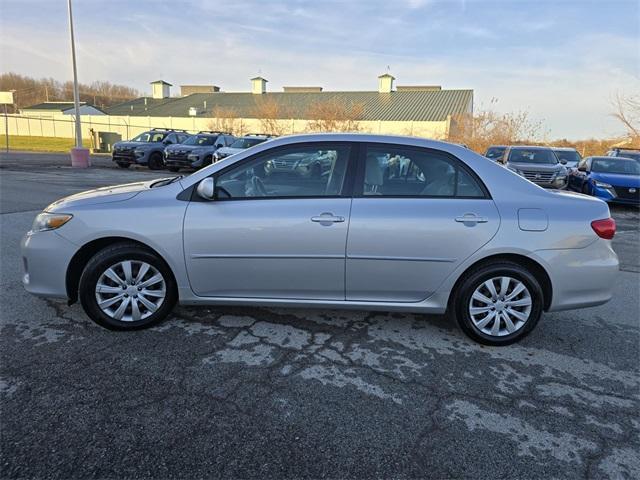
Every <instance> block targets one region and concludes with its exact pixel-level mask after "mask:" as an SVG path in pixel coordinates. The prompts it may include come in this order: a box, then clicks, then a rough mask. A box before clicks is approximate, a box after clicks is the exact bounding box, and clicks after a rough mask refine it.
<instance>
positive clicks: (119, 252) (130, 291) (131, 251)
mask: <svg viewBox="0 0 640 480" xmlns="http://www.w3.org/2000/svg"><path fill="white" fill-rule="evenodd" d="M79 294H80V295H79V296H80V302H81V304H82V307H83V308H84V311H85V312H86V313H87V315H88V316H89V317H90V318H91V319H92V320H93V321H94V322H96V323H97V324H98V325H100V326H102V327H105V328H108V329H110V330H138V329H141V328H147V327H150V326H152V325H154V324H156V323H158V322H160V321H162V320H164V319H165V318H166V317H167V316H168V315H169V313H170V312H171V310H172V309H173V307H174V305H175V304H176V301H177V297H178V295H177V288H176V284H175V280H174V279H173V275H172V274H171V271H170V269H169V267H168V266H167V264H166V263H165V262H164V261H163V260H162V259H160V258H159V257H157V256H156V255H155V254H153V253H152V252H150V251H148V250H146V249H145V248H143V247H141V246H139V245H136V244H134V243H118V244H115V245H112V246H109V247H106V248H105V249H103V250H101V251H100V252H98V253H97V254H96V255H94V256H93V258H91V260H89V262H88V263H87V265H86V267H85V269H84V271H83V272H82V276H81V277H80V287H79Z"/></svg>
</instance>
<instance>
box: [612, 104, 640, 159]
mask: <svg viewBox="0 0 640 480" xmlns="http://www.w3.org/2000/svg"><path fill="white" fill-rule="evenodd" d="M612 103H613V107H614V112H613V113H612V115H613V116H614V117H615V118H617V119H618V120H619V121H620V122H621V123H622V125H623V126H624V128H625V129H626V130H627V135H628V136H629V138H630V139H631V142H632V144H634V145H636V144H637V145H638V146H640V94H639V93H636V94H631V95H625V94H621V93H620V92H617V93H616V95H615V97H614V99H613V101H612Z"/></svg>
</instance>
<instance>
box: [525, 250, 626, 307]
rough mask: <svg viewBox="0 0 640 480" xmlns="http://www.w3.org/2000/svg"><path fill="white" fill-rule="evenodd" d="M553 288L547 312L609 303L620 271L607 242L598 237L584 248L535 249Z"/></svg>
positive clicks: (616, 259) (614, 254)
mask: <svg viewBox="0 0 640 480" xmlns="http://www.w3.org/2000/svg"><path fill="white" fill-rule="evenodd" d="M533 258H534V259H535V260H537V261H538V262H539V263H541V264H542V265H544V266H545V269H546V271H547V273H548V274H549V278H550V279H551V285H552V288H553V298H552V299H551V306H550V307H549V311H557V310H569V309H573V308H584V307H593V306H597V305H602V304H603V303H606V302H608V301H609V300H611V297H612V296H613V286H614V285H615V279H616V277H617V276H618V272H619V270H620V267H619V262H618V256H617V255H616V253H615V252H614V251H613V248H611V240H603V239H601V238H599V239H598V240H596V241H595V242H593V243H592V244H590V245H588V246H586V247H585V248H572V249H558V250H538V251H536V252H534V255H533Z"/></svg>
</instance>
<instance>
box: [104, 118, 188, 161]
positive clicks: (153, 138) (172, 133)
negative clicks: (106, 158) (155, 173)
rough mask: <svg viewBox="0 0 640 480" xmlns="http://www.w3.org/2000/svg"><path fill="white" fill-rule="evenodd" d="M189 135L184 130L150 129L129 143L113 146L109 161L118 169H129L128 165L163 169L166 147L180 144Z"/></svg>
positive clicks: (118, 143) (119, 143)
mask: <svg viewBox="0 0 640 480" xmlns="http://www.w3.org/2000/svg"><path fill="white" fill-rule="evenodd" d="M189 136H190V135H189V134H188V133H187V132H185V131H184V130H180V131H176V130H162V129H157V128H154V129H151V130H149V131H148V132H144V133H141V134H140V135H138V136H137V137H134V138H132V139H131V140H129V141H123V142H116V143H114V144H113V153H112V157H111V159H112V160H113V161H114V162H115V163H116V164H117V165H118V166H119V167H120V168H129V166H130V165H133V164H134V163H135V164H138V165H147V166H148V167H149V168H150V169H151V170H159V169H161V168H164V159H163V157H164V155H163V152H164V149H165V148H166V147H167V145H172V144H176V143H182V142H184V141H185V140H186V139H187V138H189Z"/></svg>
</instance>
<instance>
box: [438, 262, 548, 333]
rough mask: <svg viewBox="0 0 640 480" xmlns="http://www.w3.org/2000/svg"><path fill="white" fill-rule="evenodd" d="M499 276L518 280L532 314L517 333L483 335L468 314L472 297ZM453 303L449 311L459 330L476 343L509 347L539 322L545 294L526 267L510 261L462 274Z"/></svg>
mask: <svg viewBox="0 0 640 480" xmlns="http://www.w3.org/2000/svg"><path fill="white" fill-rule="evenodd" d="M499 276H509V277H511V278H513V279H516V280H519V281H520V282H522V283H523V284H524V286H526V287H527V289H528V291H529V294H530V295H531V311H530V313H529V317H528V319H527V320H526V321H525V322H524V325H522V326H521V327H520V328H519V329H518V330H516V331H515V332H513V333H510V334H507V335H504V336H494V335H487V334H486V333H485V332H482V331H481V330H480V329H479V328H478V327H477V326H476V325H475V324H474V322H473V321H472V318H471V314H470V312H469V306H470V302H471V297H472V295H473V294H474V292H475V290H476V288H478V287H479V286H480V285H482V284H483V283H484V282H486V281H487V280H489V279H491V278H495V277H499ZM452 301H453V304H452V305H451V307H452V308H451V310H452V311H453V312H454V314H455V317H456V320H457V323H458V326H459V327H460V329H461V330H462V331H463V332H464V333H465V334H466V335H467V336H469V337H470V338H471V339H473V340H475V341H476V342H479V343H482V344H485V345H493V346H504V345H510V344H512V343H514V342H517V341H519V340H521V339H522V338H524V337H525V336H527V335H528V334H529V333H530V332H531V331H532V330H533V328H534V327H535V326H536V324H537V323H538V321H539V320H540V317H541V315H542V311H543V309H544V295H543V292H542V288H541V287H540V284H539V283H538V281H537V280H536V278H535V276H533V275H532V274H531V272H529V271H528V270H527V269H526V268H524V267H522V266H520V265H519V264H517V263H514V262H510V261H496V262H495V263H490V264H486V265H483V266H480V267H479V268H477V269H475V270H473V271H471V272H468V273H467V274H465V276H464V278H463V279H462V280H461V281H460V283H459V284H458V286H457V288H456V291H455V292H454V295H453V299H452Z"/></svg>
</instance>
